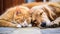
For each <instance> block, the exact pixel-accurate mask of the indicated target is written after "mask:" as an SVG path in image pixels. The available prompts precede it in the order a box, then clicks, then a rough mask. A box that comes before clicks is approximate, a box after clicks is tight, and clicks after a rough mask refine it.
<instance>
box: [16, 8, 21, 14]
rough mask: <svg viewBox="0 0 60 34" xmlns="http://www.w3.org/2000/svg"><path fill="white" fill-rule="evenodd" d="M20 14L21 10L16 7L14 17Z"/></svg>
mask: <svg viewBox="0 0 60 34" xmlns="http://www.w3.org/2000/svg"><path fill="white" fill-rule="evenodd" d="M20 13H21V10H20V8H19V7H16V15H18V14H20Z"/></svg>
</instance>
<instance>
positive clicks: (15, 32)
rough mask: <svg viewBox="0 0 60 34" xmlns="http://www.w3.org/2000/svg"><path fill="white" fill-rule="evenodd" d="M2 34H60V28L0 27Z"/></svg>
mask: <svg viewBox="0 0 60 34" xmlns="http://www.w3.org/2000/svg"><path fill="white" fill-rule="evenodd" d="M0 34H60V28H47V29H40V28H37V27H28V28H9V27H0Z"/></svg>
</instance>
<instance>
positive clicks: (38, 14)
mask: <svg viewBox="0 0 60 34" xmlns="http://www.w3.org/2000/svg"><path fill="white" fill-rule="evenodd" d="M31 11H32V21H33V23H34V24H36V25H37V26H38V27H41V26H42V27H50V26H51V27H52V25H53V26H54V27H55V24H57V23H58V25H59V22H60V20H59V19H60V18H59V17H60V4H58V3H52V2H51V3H46V4H41V5H39V6H34V7H32V8H31ZM54 22H55V23H54ZM56 26H57V25H56Z"/></svg>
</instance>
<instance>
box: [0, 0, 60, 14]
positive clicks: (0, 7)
mask: <svg viewBox="0 0 60 34" xmlns="http://www.w3.org/2000/svg"><path fill="white" fill-rule="evenodd" d="M43 1H45V0H0V15H1V14H2V13H4V12H5V10H6V9H8V8H10V7H12V6H16V5H20V4H22V3H31V2H43ZM46 1H47V2H60V0H46Z"/></svg>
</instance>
